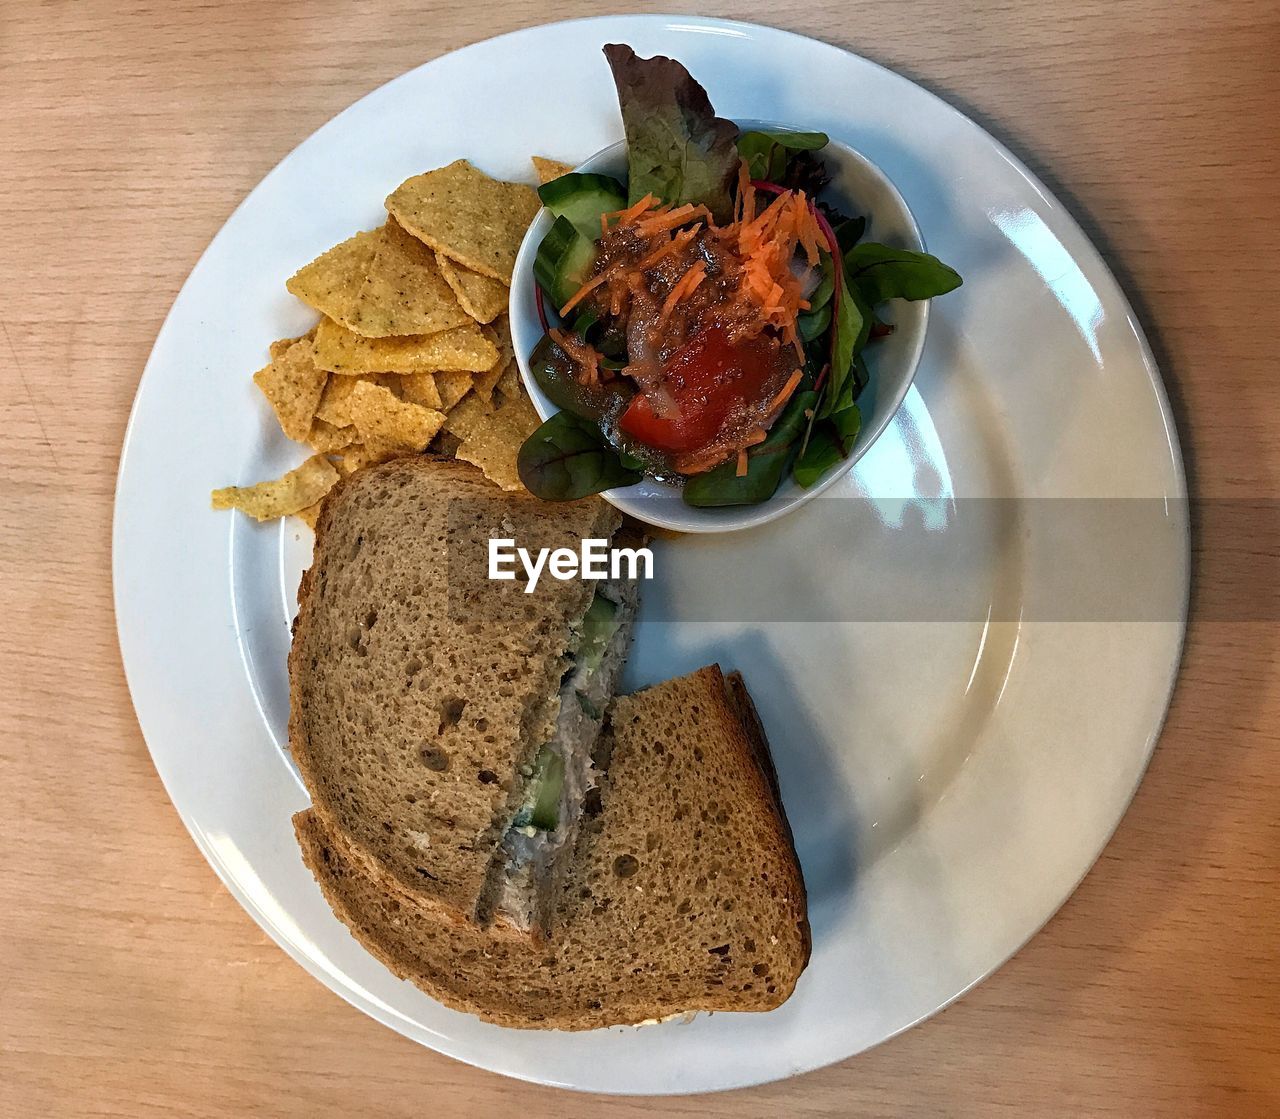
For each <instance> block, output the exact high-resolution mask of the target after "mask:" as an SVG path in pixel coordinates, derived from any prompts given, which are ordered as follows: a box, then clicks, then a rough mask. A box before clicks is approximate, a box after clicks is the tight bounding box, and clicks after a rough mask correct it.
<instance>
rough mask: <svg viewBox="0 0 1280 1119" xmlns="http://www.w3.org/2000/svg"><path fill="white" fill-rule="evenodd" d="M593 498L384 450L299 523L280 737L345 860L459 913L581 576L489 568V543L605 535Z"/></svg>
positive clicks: (581, 593)
mask: <svg viewBox="0 0 1280 1119" xmlns="http://www.w3.org/2000/svg"><path fill="white" fill-rule="evenodd" d="M620 520H621V518H620V517H619V515H618V514H617V513H616V512H615V511H614V510H613V509H612V508H610V506H608V505H607V504H605V503H604V502H603V501H600V500H598V499H591V500H588V501H580V502H572V503H564V504H557V505H552V504H548V503H544V502H540V501H538V500H536V499H535V498H533V497H531V496H529V495H527V494H511V493H504V492H502V491H500V490H498V489H496V488H495V487H494V486H492V485H491V484H490V483H489V482H487V481H486V480H485V478H484V476H483V475H482V474H481V473H480V471H479V470H476V469H475V468H474V467H472V466H468V465H466V464H463V463H458V462H454V461H450V460H438V459H432V458H428V457H425V456H423V457H413V458H403V459H397V460H395V461H393V462H389V463H386V464H384V465H382V466H378V467H373V468H370V469H367V470H362V471H359V472H357V473H356V474H353V475H352V476H351V477H349V478H347V479H345V480H344V481H343V482H342V483H341V485H340V486H339V487H338V488H337V489H335V490H334V491H333V492H332V493H331V494H330V495H329V497H328V498H327V500H326V501H325V504H324V508H323V510H322V511H321V513H320V518H319V521H318V523H317V525H316V545H315V557H314V561H313V563H312V566H311V568H310V570H309V571H307V572H306V574H305V575H304V576H303V578H302V583H301V586H300V587H299V590H298V600H299V613H298V618H297V621H296V622H295V624H294V640H293V647H292V650H291V651H290V655H289V678H290V718H289V741H290V749H291V750H292V753H293V757H294V760H295V761H296V762H297V765H298V768H299V770H300V771H301V774H302V777H303V780H304V781H305V783H306V785H307V788H308V790H309V791H310V793H311V797H312V803H313V805H314V808H315V811H316V813H317V814H318V815H319V816H320V817H321V818H322V819H323V821H324V824H325V827H326V828H327V829H329V830H332V831H334V832H336V833H337V834H340V835H342V836H344V838H345V840H346V841H347V843H348V847H349V851H350V854H351V857H352V858H354V859H356V860H357V861H359V862H361V863H363V864H365V865H366V866H367V868H369V869H370V870H371V871H372V870H380V871H384V872H385V873H386V874H387V875H388V876H389V877H390V878H391V879H392V880H394V881H396V882H398V883H399V884H400V886H401V888H402V889H404V890H405V891H407V892H409V893H412V894H414V895H416V896H417V897H419V898H420V899H422V900H423V901H424V902H426V903H428V904H432V905H435V906H437V907H443V909H445V910H446V911H447V912H448V913H449V914H451V915H452V917H453V918H455V919H464V918H469V917H470V916H471V915H472V913H473V911H474V909H475V906H476V903H477V901H478V899H479V897H480V893H481V890H482V888H483V885H484V881H485V877H486V872H487V871H488V870H489V867H490V863H491V861H492V860H493V859H494V858H495V857H496V852H497V847H498V842H499V840H500V838H501V836H502V834H503V832H504V831H505V829H506V827H507V824H508V823H509V821H510V819H511V815H512V813H513V812H514V811H515V808H516V806H517V804H518V802H519V799H520V795H521V791H522V790H521V778H520V776H519V771H520V767H521V766H526V765H528V764H529V763H530V762H531V761H532V759H533V757H534V755H535V753H536V751H537V749H538V747H539V745H540V744H541V743H542V742H543V741H545V740H546V737H547V735H548V733H549V732H550V728H551V727H552V725H553V723H554V720H555V716H556V712H557V710H558V704H559V697H558V687H559V681H560V676H561V674H562V672H563V670H564V666H565V664H566V657H565V653H566V649H567V646H568V644H569V642H570V631H571V628H572V627H574V626H576V625H577V624H578V622H579V621H580V620H581V618H582V615H583V614H584V613H585V611H586V609H587V606H588V604H589V603H590V601H591V597H592V595H593V593H594V583H593V582H592V581H590V580H580V579H571V580H566V581H560V580H557V579H553V578H551V577H549V576H548V575H546V574H544V575H543V578H542V579H541V581H540V582H539V584H538V587H537V589H536V590H535V591H534V592H533V593H532V594H525V593H524V581H523V579H518V580H517V581H514V582H494V581H491V580H489V579H488V570H487V549H488V541H489V539H490V537H514V538H515V539H516V540H517V542H518V544H519V545H521V546H524V547H529V548H531V549H532V548H540V547H569V548H572V549H574V550H575V551H576V550H577V549H578V547H579V544H580V541H581V540H582V538H584V537H597V538H605V537H609V536H610V535H611V534H612V533H613V532H614V530H615V529H616V528H617V527H618V525H619V523H620Z"/></svg>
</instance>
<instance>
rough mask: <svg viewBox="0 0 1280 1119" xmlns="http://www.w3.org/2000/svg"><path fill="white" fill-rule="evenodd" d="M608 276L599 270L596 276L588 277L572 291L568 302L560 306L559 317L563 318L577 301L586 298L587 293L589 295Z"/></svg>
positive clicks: (579, 301)
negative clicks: (580, 285)
mask: <svg viewBox="0 0 1280 1119" xmlns="http://www.w3.org/2000/svg"><path fill="white" fill-rule="evenodd" d="M608 278H609V274H608V273H607V272H601V273H600V274H599V275H598V276H592V277H591V279H589V280H588V281H587V282H586V283H585V284H583V285H582V287H580V288H579V289H578V290H577V291H575V292H574V293H573V295H572V296H571V297H570V299H569V302H568V303H566V304H565V305H564V306H563V307H561V308H560V317H561V318H564V317H565V315H567V314H568V313H569V312H570V311H572V310H573V309H574V308H575V307H576V306H577V305H578V304H579V303H581V302H582V301H583V300H584V299H586V297H587V296H588V295H590V294H591V293H592V292H593V291H595V290H596V288H598V287H599V286H600V285H601V284H603V283H604V282H605V280H607V279H608Z"/></svg>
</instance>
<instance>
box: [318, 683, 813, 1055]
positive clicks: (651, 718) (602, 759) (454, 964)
mask: <svg viewBox="0 0 1280 1119" xmlns="http://www.w3.org/2000/svg"><path fill="white" fill-rule="evenodd" d="M593 762H594V769H595V770H596V771H597V773H598V774H599V780H598V782H597V785H596V787H595V789H594V791H593V792H592V794H591V796H590V797H589V798H588V803H587V804H586V805H585V807H584V812H583V820H582V825H581V827H580V828H579V830H578V834H577V836H576V838H575V840H574V846H573V851H572V857H571V859H570V860H569V861H568V864H567V866H566V867H565V868H564V874H563V877H562V879H561V880H560V882H559V884H558V885H557V886H556V887H554V910H555V913H554V931H553V933H552V934H551V935H550V936H548V937H547V938H545V939H541V940H536V939H534V938H531V937H515V936H508V935H502V934H500V933H497V932H495V930H494V929H493V928H485V927H483V926H482V925H480V924H478V923H476V922H462V923H456V922H450V921H447V920H441V919H440V915H439V912H438V911H437V910H436V909H435V908H434V907H433V906H431V905H430V904H427V903H425V902H424V899H423V898H422V897H421V895H420V894H419V893H418V892H417V891H408V892H406V891H405V890H404V888H403V883H402V882H401V881H400V880H399V879H398V878H397V877H396V876H395V875H393V874H391V873H388V872H387V871H386V870H385V869H383V868H380V867H377V866H371V865H370V864H369V863H368V862H367V861H365V860H363V859H361V858H360V857H359V855H358V854H357V853H356V852H355V851H354V850H353V844H352V842H351V837H350V836H349V835H348V834H347V833H345V832H344V831H342V830H340V829H338V828H336V827H335V821H334V818H333V817H332V816H331V815H326V814H325V813H323V812H321V811H319V810H318V809H316V808H312V809H309V810H307V811H305V812H301V813H299V814H298V815H297V816H296V817H295V818H294V825H295V829H296V832H297V836H298V841H299V843H300V845H301V848H302V853H303V859H304V861H305V863H306V865H307V866H308V867H309V868H310V869H311V871H312V873H313V874H314V875H315V877H316V879H317V881H318V882H319V884H320V888H321V890H322V891H323V892H324V895H325V897H326V898H327V899H328V901H329V903H330V905H331V906H332V908H333V910H334V912H335V913H336V914H337V916H338V917H339V918H340V919H341V920H342V921H343V922H344V923H345V924H346V925H347V926H348V927H349V929H350V930H351V932H352V933H353V935H354V936H355V937H356V939H357V940H359V941H360V943H361V944H363V945H364V946H365V947H366V948H367V949H368V950H369V951H370V952H371V953H372V954H373V955H374V956H376V957H377V958H378V959H379V960H381V961H382V962H383V963H384V964H385V965H386V966H387V967H388V968H390V969H391V970H392V971H393V972H394V973H395V974H396V975H398V976H400V977H401V978H404V979H408V980H410V981H411V982H413V983H414V984H416V985H417V986H418V987H420V988H421V989H422V990H424V991H425V992H426V993H427V994H429V995H431V996H432V997H433V998H435V999H437V1000H438V1001H440V1002H442V1003H444V1004H446V1005H448V1006H450V1007H453V1008H455V1009H458V1010H462V1011H465V1012H468V1013H471V1014H474V1015H477V1016H479V1017H480V1018H482V1019H484V1020H485V1021H489V1022H494V1023H497V1024H500V1025H505V1026H514V1027H523V1028H541V1029H561V1030H588V1029H595V1028H598V1027H602V1026H610V1025H626V1024H641V1023H646V1022H650V1021H654V1020H661V1019H666V1018H669V1017H673V1016H677V1015H680V1014H686V1013H690V1012H696V1011H729V1010H733V1011H765V1010H771V1009H773V1008H775V1007H777V1006H779V1005H781V1004H782V1003H783V1002H784V1001H785V1000H786V999H787V998H788V997H789V996H790V994H791V993H792V991H793V990H794V988H795V986H796V982H797V980H798V978H799V976H800V973H801V972H802V971H803V969H804V967H805V965H806V963H807V962H808V958H809V951H810V934H809V925H808V919H807V911H806V899H805V889H804V880H803V878H802V876H801V872H800V867H799V864H798V861H797V859H796V855H795V850H794V847H793V845H792V840H791V834H790V831H789V828H788V826H787V822H786V817H785V815H784V813H783V810H782V805H781V801H780V798H779V793H778V784H777V779H776V777H775V775H774V771H773V766H772V763H771V760H770V756H769V748H768V743H767V741H766V739H765V737H764V733H763V731H762V729H761V726H760V722H759V719H758V717H757V716H756V713H755V709H754V707H753V705H752V703H751V700H750V697H749V696H748V694H747V691H746V687H745V684H744V683H743V682H742V679H741V677H740V676H738V675H737V674H731V675H730V676H729V677H728V678H727V679H726V678H725V677H724V676H722V674H721V671H720V669H719V667H718V666H714V665H712V666H709V667H707V668H703V669H701V670H699V671H698V672H695V673H692V674H691V675H688V676H684V677H681V678H679V679H676V680H669V681H667V682H665V683H662V684H658V685H656V686H654V687H651V688H648V689H646V690H644V691H641V692H637V693H635V694H633V695H628V696H621V697H619V698H617V699H615V700H614V702H613V703H612V705H611V707H610V710H609V713H608V718H607V721H606V726H605V729H604V732H603V733H602V734H601V735H600V736H599V737H598V739H597V744H596V749H595V754H594V759H593Z"/></svg>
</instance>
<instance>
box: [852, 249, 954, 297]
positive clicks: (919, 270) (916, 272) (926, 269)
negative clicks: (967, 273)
mask: <svg viewBox="0 0 1280 1119" xmlns="http://www.w3.org/2000/svg"><path fill="white" fill-rule="evenodd" d="M844 267H845V275H846V276H848V278H849V280H850V282H851V283H854V284H856V285H857V287H858V290H859V291H860V292H861V293H862V297H863V298H864V299H865V300H866V301H867V302H868V303H869V304H871V306H873V307H874V306H875V305H876V304H877V303H883V302H884V301H885V300H886V299H932V298H934V296H938V295H946V294H947V292H949V291H954V290H955V289H956V288H958V287H959V286H960V284H961V280H960V274H959V273H958V272H957V271H956V270H955V269H954V268H952V267H950V266H949V265H946V264H943V263H942V261H940V260H939V259H938V258H937V257H936V256H930V255H929V254H928V253H913V252H912V251H911V250H910V249H893V248H890V247H889V246H888V245H879V244H876V243H875V242H874V241H868V242H865V243H864V244H861V245H854V246H853V247H852V248H851V249H850V250H849V251H848V252H846V253H845V254H844Z"/></svg>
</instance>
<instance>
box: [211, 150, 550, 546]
mask: <svg viewBox="0 0 1280 1119" xmlns="http://www.w3.org/2000/svg"><path fill="white" fill-rule="evenodd" d="M535 166H536V169H537V171H538V174H539V177H540V178H541V177H543V176H544V175H548V174H550V173H551V171H553V170H554V169H555V168H557V167H558V168H561V169H563V168H565V166H566V165H563V164H556V163H555V162H554V161H551V160H541V159H538V160H535ZM559 173H563V170H561V171H560V172H559ZM551 177H552V178H554V177H555V175H554V174H551ZM540 205H541V204H540V202H539V201H538V195H537V192H536V191H534V190H533V189H532V188H531V187H528V186H525V185H523V184H521V183H506V182H500V181H499V180H497V179H491V178H489V177H488V176H487V175H485V174H484V173H483V172H481V171H478V170H476V168H474V167H472V166H471V164H470V163H468V162H467V161H466V160H463V159H460V160H457V161H456V162H454V163H451V164H449V166H447V167H441V168H439V169H438V170H435V171H428V172H427V173H426V174H424V175H415V176H414V177H413V178H411V179H407V180H406V181H405V182H403V183H401V184H400V186H399V187H397V188H396V190H395V191H393V192H392V194H391V195H390V197H388V198H387V202H386V206H387V221H386V224H385V225H383V226H381V227H380V228H378V229H374V230H369V231H367V232H363V233H357V234H356V235H355V236H354V237H351V238H349V239H348V240H346V241H343V242H342V243H341V244H340V245H335V246H334V247H333V248H332V249H330V250H329V251H328V252H326V253H323V254H321V255H320V256H319V257H317V258H316V259H315V260H313V261H312V262H311V263H310V264H308V265H306V266H305V267H304V268H301V269H300V270H299V271H298V272H297V273H295V274H294V275H293V276H292V277H290V279H289V281H288V282H287V283H286V285H285V286H286V287H287V288H288V289H289V291H291V292H292V293H293V294H294V295H296V296H297V297H298V298H299V299H301V300H302V301H303V302H304V303H306V304H308V305H309V306H311V307H313V308H315V309H316V310H317V311H319V312H320V314H321V316H322V318H321V319H320V321H319V323H317V324H316V326H315V327H314V328H313V329H312V330H311V331H310V332H309V333H307V334H305V335H303V336H302V337H301V338H287V339H282V340H281V341H278V342H273V343H272V344H271V350H270V352H271V363H270V364H269V365H267V366H266V367H265V368H264V369H260V370H259V371H258V372H257V373H255V374H254V375H253V380H254V383H255V384H256V385H257V386H258V388H260V389H261V390H262V393H263V395H264V396H265V397H266V398H267V402H268V403H269V404H270V405H271V408H272V410H273V411H274V412H275V415H276V419H277V420H278V421H279V424H280V428H281V430H282V431H283V432H284V433H285V435H287V436H288V437H289V438H290V439H293V440H295V441H296V442H299V443H305V444H306V445H307V446H309V447H310V448H311V450H312V451H313V452H314V454H313V455H312V457H311V458H309V459H307V461H306V462H304V463H303V464H302V465H301V466H299V467H298V468H297V469H296V470H291V471H289V472H288V473H287V474H285V475H284V477H282V478H278V479H276V480H274V481H269V482H260V483H259V484H258V485H256V486H245V487H239V486H229V487H227V488H225V489H219V490H215V491H214V492H213V507H214V508H215V509H239V510H241V511H242V512H244V513H247V514H249V515H250V516H252V517H255V518H256V519H258V520H259V521H266V520H271V519H274V518H276V517H282V516H286V515H290V514H293V515H296V516H299V517H301V518H302V519H303V520H304V521H306V522H307V523H308V524H310V525H312V526H313V527H314V524H315V519H316V516H317V515H318V513H319V509H320V502H321V501H322V499H323V498H324V495H325V494H326V493H328V492H329V490H330V489H332V488H333V486H334V485H335V484H337V482H338V480H339V479H340V478H341V477H342V476H343V475H344V474H350V473H352V472H353V471H355V470H359V469H360V468H362V467H364V466H369V465H372V464H374V463H379V462H385V461H387V460H388V459H392V458H396V457H399V456H401V455H414V454H420V453H422V452H423V451H425V450H427V449H428V448H429V449H431V450H432V451H433V452H436V453H441V454H452V455H454V456H456V457H457V458H460V459H463V460H465V461H466V462H470V463H473V464H475V465H476V466H478V467H479V468H480V469H481V470H483V471H484V473H485V475H486V477H488V478H489V479H490V480H491V481H492V482H494V483H496V484H497V485H499V486H501V487H502V488H503V489H508V490H514V489H519V488H520V479H519V476H518V475H517V473H516V454H517V453H518V451H519V449H520V444H521V443H523V442H524V440H525V439H526V438H527V437H528V435H529V434H530V433H531V432H532V431H533V430H534V428H536V427H537V426H538V417H537V414H536V413H535V412H534V410H533V406H532V405H531V404H530V403H529V399H528V397H527V395H526V394H525V391H524V388H523V386H522V385H521V384H520V376H519V373H518V372H517V369H516V365H515V361H514V359H513V354H512V348H511V336H510V333H509V331H508V328H507V316H506V314H505V309H506V306H507V290H508V287H509V286H510V283H511V271H512V267H513V266H514V264H515V258H516V252H517V250H518V249H519V247H520V242H521V241H522V240H523V238H524V234H525V231H526V230H527V229H528V227H529V223H530V222H531V221H532V220H533V218H534V215H535V214H536V213H537V212H538V207H539V206H540Z"/></svg>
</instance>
